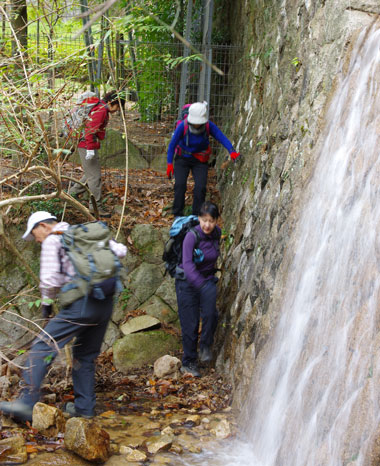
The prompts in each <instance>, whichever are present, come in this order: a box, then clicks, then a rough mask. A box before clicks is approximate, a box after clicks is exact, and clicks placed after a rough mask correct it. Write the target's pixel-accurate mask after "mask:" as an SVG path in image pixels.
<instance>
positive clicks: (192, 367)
mask: <svg viewBox="0 0 380 466" xmlns="http://www.w3.org/2000/svg"><path fill="white" fill-rule="evenodd" d="M180 371H181V372H182V374H191V375H192V376H194V377H200V376H201V373H200V372H199V369H198V366H197V365H196V364H195V362H190V363H189V364H188V365H187V366H182V367H181V369H180Z"/></svg>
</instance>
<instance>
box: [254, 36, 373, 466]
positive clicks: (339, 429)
mask: <svg viewBox="0 0 380 466" xmlns="http://www.w3.org/2000/svg"><path fill="white" fill-rule="evenodd" d="M379 84H380V30H376V31H372V32H370V33H369V34H368V31H363V33H362V34H361V37H360V38H359V40H358V42H357V45H356V48H355V50H354V51H353V53H352V59H351V63H350V65H349V70H348V73H347V75H346V77H345V78H344V79H343V81H342V82H341V83H340V85H339V88H338V90H337V92H336V95H335V97H334V98H333V100H332V102H331V105H330V107H329V111H328V113H327V117H326V126H325V129H324V131H323V132H322V135H321V138H322V139H321V141H322V142H321V143H320V144H319V145H318V146H319V149H318V153H317V154H316V155H317V157H316V160H317V162H316V167H315V171H314V173H313V176H312V179H311V181H310V183H309V185H308V187H307V189H306V192H305V201H304V203H303V205H302V207H301V208H300V214H299V220H298V222H297V227H296V229H295V230H296V231H295V240H294V245H295V246H294V250H292V251H291V252H290V254H292V255H293V259H292V262H291V267H290V270H289V274H288V277H287V281H286V291H285V293H284V299H283V303H282V306H281V309H280V310H279V313H280V318H279V322H278V325H277V328H276V330H275V332H274V334H273V336H272V337H271V341H270V342H269V344H268V347H269V349H267V352H266V354H265V358H261V361H260V363H258V366H259V367H258V369H257V370H258V371H260V374H259V375H258V376H256V377H255V380H256V381H257V380H259V382H258V384H257V385H255V386H253V387H252V391H253V393H252V397H251V399H250V402H249V404H248V405H247V407H246V414H248V416H246V417H247V419H248V418H249V419H251V421H250V425H249V426H248V428H247V437H248V439H249V441H250V443H251V445H252V449H253V452H254V455H255V457H256V462H257V464H262V465H265V466H272V465H273V466H274V465H282V466H283V465H289V466H306V465H307V466H312V465H315V466H317V465H336V466H338V465H343V464H348V463H350V462H355V465H359V464H365V462H366V461H367V455H368V451H369V448H370V447H371V443H372V442H373V440H374V438H373V436H374V434H375V433H376V431H377V428H378V427H379V421H380V409H379V408H380V406H379V401H380V396H379V394H380V385H379V382H380V380H379V379H380V358H379V356H380V354H379V350H380V332H379V331H380V327H379V323H380V320H379V318H380V309H379V307H380V300H379V297H380V92H379V91H380V87H379ZM252 464H255V462H253V463H252Z"/></svg>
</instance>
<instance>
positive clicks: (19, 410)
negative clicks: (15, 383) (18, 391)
mask: <svg viewBox="0 0 380 466" xmlns="http://www.w3.org/2000/svg"><path fill="white" fill-rule="evenodd" d="M0 411H2V412H3V413H4V414H6V415H8V416H11V417H14V418H15V419H18V420H19V421H31V420H32V415H33V407H32V406H30V405H27V404H26V403H24V402H23V401H21V400H15V401H2V402H1V403H0Z"/></svg>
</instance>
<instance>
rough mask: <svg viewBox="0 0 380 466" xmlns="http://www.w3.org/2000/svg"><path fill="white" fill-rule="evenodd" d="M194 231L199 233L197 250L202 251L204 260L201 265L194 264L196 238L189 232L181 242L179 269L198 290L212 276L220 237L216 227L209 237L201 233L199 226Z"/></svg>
mask: <svg viewBox="0 0 380 466" xmlns="http://www.w3.org/2000/svg"><path fill="white" fill-rule="evenodd" d="M195 230H197V232H198V233H199V238H200V241H199V244H198V248H199V249H201V250H202V252H203V254H204V260H203V261H202V263H201V264H198V265H195V264H194V261H193V251H194V246H195V243H196V238H195V235H194V233H193V232H191V231H189V232H188V233H187V235H186V236H185V239H184V240H183V244H182V264H181V265H180V267H181V268H182V269H183V270H184V272H185V276H186V280H187V281H188V282H189V283H190V284H191V285H193V286H194V287H195V288H197V289H200V288H202V286H203V285H204V284H205V283H206V281H207V280H209V279H210V278H211V277H213V276H214V270H215V264H216V261H217V259H218V256H219V252H220V251H219V240H220V236H221V230H220V228H219V227H218V226H216V227H215V229H214V230H213V232H212V233H211V235H206V234H205V233H203V231H202V228H201V227H200V225H197V226H196V227H195ZM208 275H209V276H208ZM206 277H207V278H206Z"/></svg>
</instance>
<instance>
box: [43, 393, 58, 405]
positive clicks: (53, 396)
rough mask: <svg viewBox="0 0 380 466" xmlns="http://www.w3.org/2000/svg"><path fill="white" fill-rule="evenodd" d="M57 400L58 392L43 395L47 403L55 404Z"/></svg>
mask: <svg viewBox="0 0 380 466" xmlns="http://www.w3.org/2000/svg"><path fill="white" fill-rule="evenodd" d="M56 401H57V394H56V393H47V394H46V395H44V396H43V402H44V403H46V404H54V403H56Z"/></svg>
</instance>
